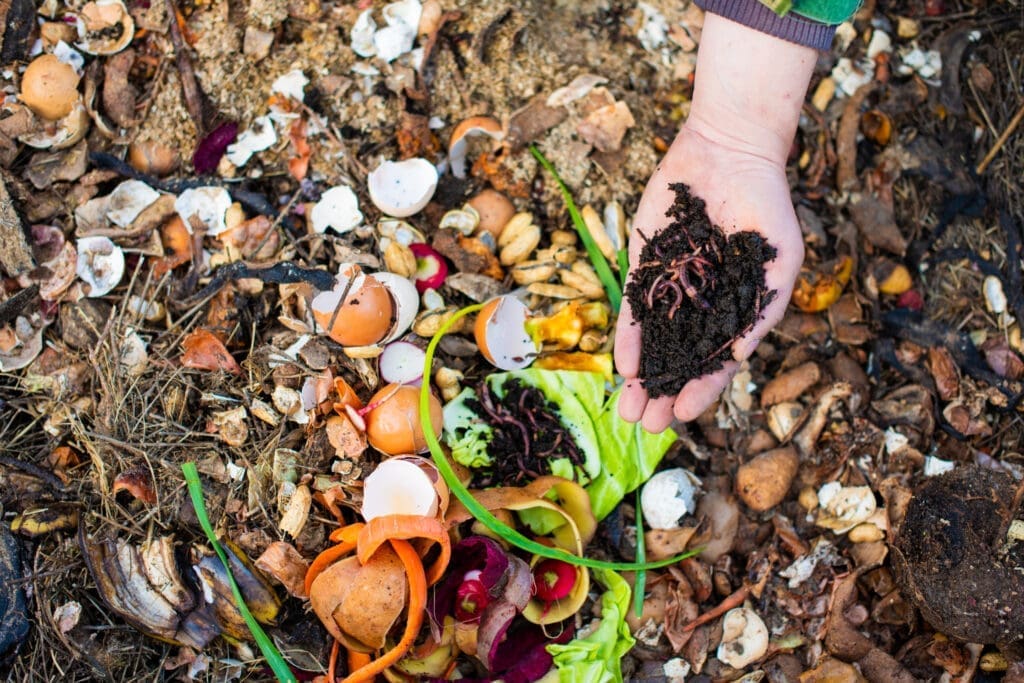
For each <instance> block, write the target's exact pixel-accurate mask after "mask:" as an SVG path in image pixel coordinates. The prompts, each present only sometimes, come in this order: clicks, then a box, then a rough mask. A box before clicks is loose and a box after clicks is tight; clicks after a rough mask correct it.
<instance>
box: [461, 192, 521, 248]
mask: <svg viewBox="0 0 1024 683" xmlns="http://www.w3.org/2000/svg"><path fill="white" fill-rule="evenodd" d="M466 203H467V204H469V205H470V206H472V207H473V208H474V209H476V212H477V213H478V214H480V222H479V224H478V225H477V232H484V231H486V232H489V233H491V234H492V235H494V237H495V238H497V237H498V236H499V235H501V231H502V230H504V229H505V225H506V224H507V223H508V222H509V220H510V219H511V218H512V216H514V215H515V214H516V207H515V206H514V205H513V204H512V201H511V200H510V199H509V198H508V197H506V196H505V195H503V194H502V193H500V192H497V191H496V190H490V189H488V190H484V191H482V192H480V193H479V194H477V195H476V196H475V197H473V198H471V199H470V200H469V201H468V202H466Z"/></svg>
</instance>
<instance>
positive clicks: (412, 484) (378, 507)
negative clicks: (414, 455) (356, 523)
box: [361, 458, 438, 522]
mask: <svg viewBox="0 0 1024 683" xmlns="http://www.w3.org/2000/svg"><path fill="white" fill-rule="evenodd" d="M437 504H438V503H437V490H436V489H435V488H434V484H433V482H432V481H430V477H429V476H427V473H426V472H424V471H423V470H422V469H420V468H419V467H418V466H417V465H416V464H414V463H412V462H410V461H408V460H404V459H401V458H391V459H389V460H385V461H384V462H382V463H381V464H380V465H378V466H377V469H375V470H374V471H373V472H371V473H370V476H368V477H367V478H366V481H365V482H364V484H363V507H362V510H361V512H362V514H363V519H365V520H366V521H367V522H369V521H370V520H372V519H374V518H376V517H383V516H384V515H417V516H424V517H432V516H434V515H436V514H437Z"/></svg>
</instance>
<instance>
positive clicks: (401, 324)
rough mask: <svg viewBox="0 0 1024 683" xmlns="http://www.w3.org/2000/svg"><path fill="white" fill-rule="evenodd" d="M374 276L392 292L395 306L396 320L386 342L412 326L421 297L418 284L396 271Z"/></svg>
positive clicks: (385, 339) (396, 337) (385, 338)
mask: <svg viewBox="0 0 1024 683" xmlns="http://www.w3.org/2000/svg"><path fill="white" fill-rule="evenodd" d="M373 278H374V279H375V280H377V281H378V282H379V283H381V284H382V285H384V287H385V288H386V289H387V290H388V293H389V294H391V300H392V303H394V306H395V321H394V324H393V325H392V326H391V330H390V331H389V332H388V334H387V336H386V337H384V342H390V341H394V340H395V339H398V338H399V337H400V336H402V335H403V334H405V332H406V330H408V329H409V328H410V327H412V323H413V321H414V320H416V314H417V313H419V310H420V298H419V296H418V294H417V292H416V285H414V284H413V283H412V282H411V281H410V280H409V278H405V277H402V276H401V275H398V274H396V273H387V272H383V271H382V272H379V273H374V274H373Z"/></svg>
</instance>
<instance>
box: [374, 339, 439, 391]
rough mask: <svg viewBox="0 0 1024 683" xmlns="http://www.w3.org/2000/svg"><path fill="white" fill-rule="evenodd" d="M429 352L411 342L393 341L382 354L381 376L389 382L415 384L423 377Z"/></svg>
mask: <svg viewBox="0 0 1024 683" xmlns="http://www.w3.org/2000/svg"><path fill="white" fill-rule="evenodd" d="M426 356H427V354H425V353H424V352H423V349H421V348H420V347H418V346H416V345H415V344H411V343H409V342H403V341H396V342H391V343H390V344H388V345H387V346H385V347H384V352H383V353H381V354H380V358H379V359H378V361H377V362H378V363H379V364H380V377H381V379H383V380H384V381H385V382H387V383H388V384H414V385H416V386H419V383H420V380H421V379H423V362H424V360H425V359H426Z"/></svg>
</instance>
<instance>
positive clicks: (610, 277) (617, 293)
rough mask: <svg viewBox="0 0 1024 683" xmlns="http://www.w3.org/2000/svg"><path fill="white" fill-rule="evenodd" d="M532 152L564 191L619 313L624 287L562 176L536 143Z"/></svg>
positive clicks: (607, 292) (563, 195) (598, 275)
mask: <svg viewBox="0 0 1024 683" xmlns="http://www.w3.org/2000/svg"><path fill="white" fill-rule="evenodd" d="M530 152H531V153H532V154H533V156H535V157H537V161H539V162H540V165H541V166H543V167H544V168H545V170H547V172H548V173H550V174H551V175H552V176H553V177H554V179H555V182H556V183H557V184H558V189H559V190H560V191H561V192H562V199H563V200H564V201H565V208H566V209H568V210H569V216H571V217H572V222H573V225H574V226H575V227H576V233H577V234H578V235H579V236H580V240H581V241H582V242H583V246H584V247H586V248H587V256H589V257H590V262H591V263H592V264H593V265H594V271H595V272H596V273H597V277H598V279H600V280H601V284H602V285H604V291H605V293H606V294H607V295H608V302H609V303H611V305H612V310H613V311H615V312H616V313H618V312H619V308H621V307H622V289H621V288H620V287H619V283H618V281H617V280H616V279H615V274H614V273H612V269H611V267H610V266H609V265H608V261H607V259H605V257H604V254H602V253H601V250H600V249H599V248H598V246H597V243H596V242H594V238H593V237H591V236H590V229H589V228H587V224H586V223H585V222H584V221H583V216H581V215H580V212H579V209H577V208H576V202H574V201H573V199H572V194H570V192H569V188H568V187H566V185H565V182H563V181H562V177H561V176H560V175H558V171H556V170H555V167H554V166H553V165H552V164H551V162H550V161H548V160H547V158H545V156H544V155H543V154H541V151H540V150H539V149H537V147H536V146H535V145H530Z"/></svg>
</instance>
